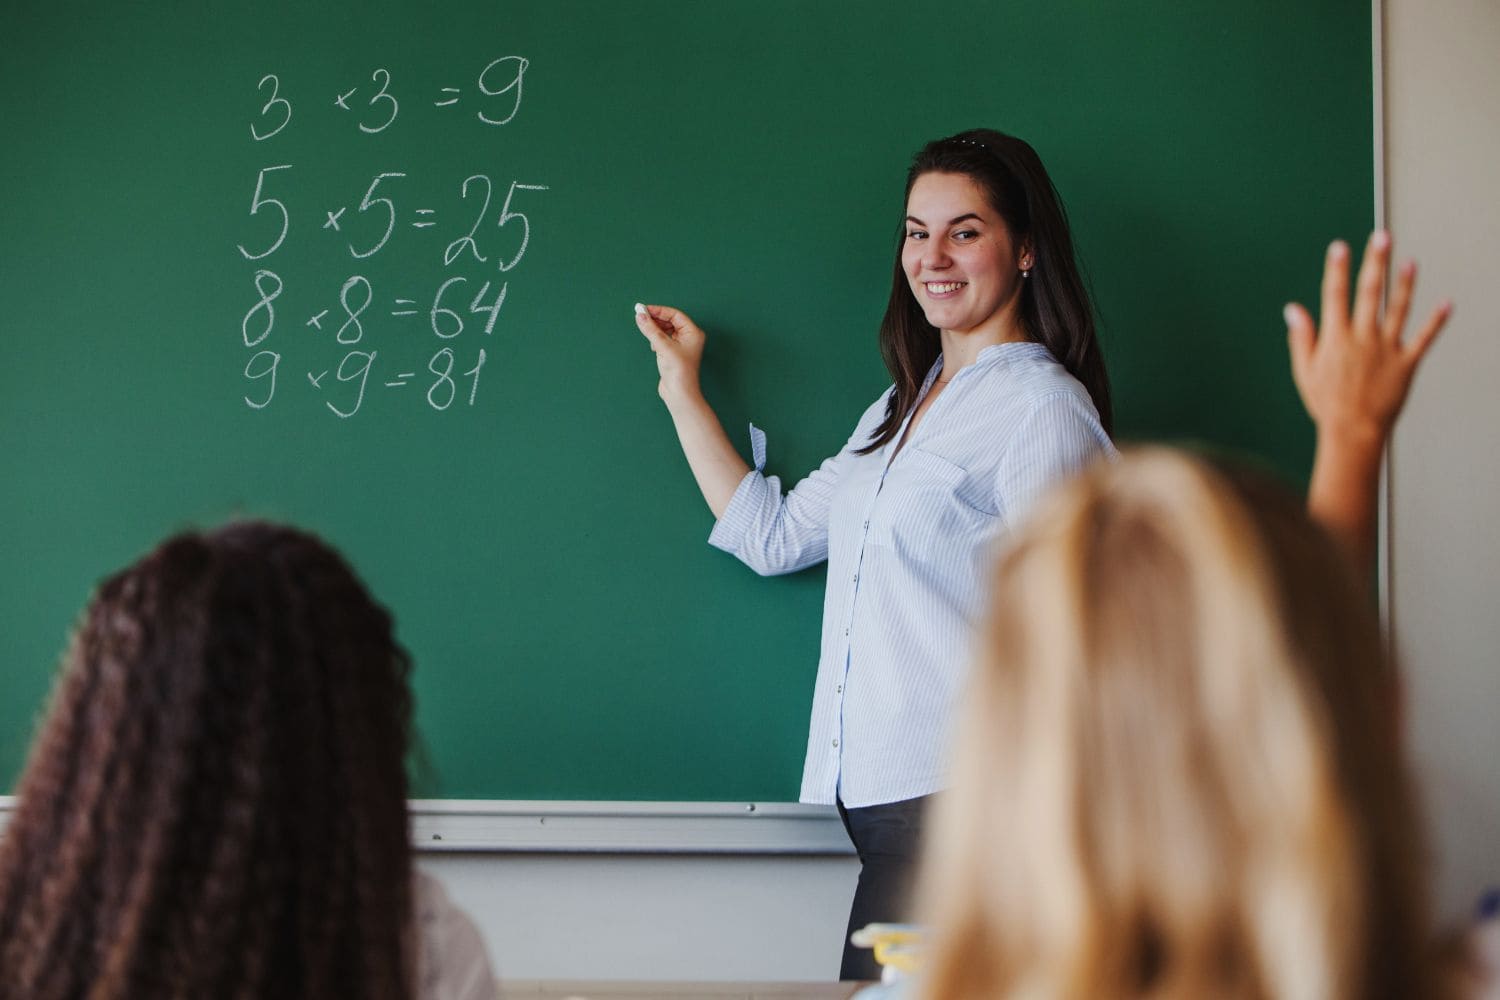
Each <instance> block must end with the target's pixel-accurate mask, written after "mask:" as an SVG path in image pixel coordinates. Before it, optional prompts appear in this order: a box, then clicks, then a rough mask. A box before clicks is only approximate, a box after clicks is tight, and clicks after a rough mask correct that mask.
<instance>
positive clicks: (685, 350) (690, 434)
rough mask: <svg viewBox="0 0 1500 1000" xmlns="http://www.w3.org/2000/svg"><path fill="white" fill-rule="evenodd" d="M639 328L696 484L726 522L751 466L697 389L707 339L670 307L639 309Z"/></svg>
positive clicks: (677, 311)
mask: <svg viewBox="0 0 1500 1000" xmlns="http://www.w3.org/2000/svg"><path fill="white" fill-rule="evenodd" d="M635 325H636V326H637V327H638V328H639V329H640V331H641V335H642V336H644V337H645V338H646V340H647V341H648V342H650V344H651V350H653V351H655V352H656V370H657V372H658V373H659V374H660V375H661V381H660V382H658V383H657V385H656V391H657V392H658V393H660V394H661V398H662V401H663V402H664V403H666V404H667V412H668V413H670V414H671V415H672V424H673V426H674V427H676V428H677V440H678V441H679V442H680V443H681V444H682V453H683V455H684V456H686V457H687V460H688V466H689V467H691V468H692V470H693V478H694V479H696V480H697V481H698V488H699V489H700V490H702V491H703V499H704V500H705V501H706V502H707V503H708V508H709V510H711V511H713V512H714V517H722V516H723V514H724V510H725V509H726V508H727V507H728V506H729V501H730V500H731V499H733V497H734V493H735V490H737V489H738V488H739V485H740V480H742V479H744V478H745V475H746V474H747V473H748V472H749V471H750V466H748V465H746V464H745V460H744V459H743V458H741V457H740V454H739V452H737V451H735V450H734V445H733V444H731V443H730V442H729V437H728V435H726V434H725V433H724V426H723V425H722V424H720V423H719V418H718V415H717V414H715V413H714V411H713V407H711V406H709V405H708V400H706V399H704V398H703V390H702V388H700V387H699V385H698V367H699V365H701V364H702V362H703V342H704V341H705V340H706V339H707V338H706V337H704V336H703V331H702V330H700V329H698V324H697V323H694V322H693V321H692V320H691V319H689V318H688V314H687V313H685V312H682V311H681V310H678V309H673V308H672V307H671V306H643V305H639V304H638V305H637V306H636V307H635Z"/></svg>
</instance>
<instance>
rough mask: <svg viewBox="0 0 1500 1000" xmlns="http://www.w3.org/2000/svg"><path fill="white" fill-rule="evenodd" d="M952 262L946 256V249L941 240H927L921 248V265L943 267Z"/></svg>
mask: <svg viewBox="0 0 1500 1000" xmlns="http://www.w3.org/2000/svg"><path fill="white" fill-rule="evenodd" d="M951 263H952V260H950V259H949V257H948V251H947V249H946V248H945V247H944V246H943V244H942V241H941V240H929V241H928V242H927V245H926V246H924V247H923V248H922V266H923V267H927V268H944V267H947V266H948V265H949V264H951Z"/></svg>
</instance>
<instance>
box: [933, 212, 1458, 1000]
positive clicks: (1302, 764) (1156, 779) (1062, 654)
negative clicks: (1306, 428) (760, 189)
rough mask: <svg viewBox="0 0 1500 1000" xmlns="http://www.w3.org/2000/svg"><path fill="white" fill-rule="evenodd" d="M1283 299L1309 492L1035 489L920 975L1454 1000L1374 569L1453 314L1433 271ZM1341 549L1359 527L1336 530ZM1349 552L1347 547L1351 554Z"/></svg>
mask: <svg viewBox="0 0 1500 1000" xmlns="http://www.w3.org/2000/svg"><path fill="white" fill-rule="evenodd" d="M1389 249H1390V240H1389V236H1388V235H1387V234H1384V233H1377V234H1376V235H1375V236H1374V237H1372V240H1371V243H1370V246H1369V248H1368V249H1367V252H1366V257H1365V264H1364V267H1363V268H1362V270H1361V275H1360V280H1359V283H1358V289H1357V292H1356V297H1355V307H1354V310H1353V312H1352V313H1351V312H1350V311H1349V310H1348V307H1347V302H1348V298H1347V296H1348V250H1347V248H1346V247H1344V246H1343V245H1342V244H1335V245H1334V247H1333V248H1331V249H1330V254H1329V259H1328V263H1327V268H1326V271H1325V281H1324V296H1323V324H1322V329H1321V331H1319V332H1317V333H1314V331H1313V328H1312V321H1311V319H1310V317H1309V316H1308V314H1307V312H1306V310H1303V309H1301V307H1292V308H1289V310H1288V322H1289V327H1290V342H1291V348H1292V356H1293V371H1294V377H1295V379H1296V381H1297V385H1298V388H1299V390H1300V391H1301V393H1302V396H1303V400H1304V402H1305V403H1306V405H1307V407H1308V410H1309V412H1310V413H1311V414H1312V416H1313V418H1314V420H1315V422H1316V423H1317V427H1318V456H1317V459H1316V462H1315V469H1314V474H1313V478H1312V483H1311V488H1310V493H1309V498H1308V509H1309V510H1310V511H1311V512H1312V513H1313V515H1314V516H1315V517H1316V518H1317V519H1318V520H1319V521H1321V522H1322V527H1320V526H1318V525H1315V524H1314V523H1313V521H1312V520H1310V519H1309V518H1308V516H1307V515H1306V514H1305V513H1304V512H1303V510H1302V505H1301V504H1299V503H1297V502H1295V501H1293V500H1292V499H1290V498H1289V497H1288V496H1287V495H1286V494H1285V493H1284V491H1282V490H1280V489H1279V488H1277V487H1275V486H1274V485H1271V484H1270V483H1268V482H1267V481H1265V480H1264V479H1262V478H1259V477H1257V476H1255V475H1252V474H1248V473H1245V472H1238V471H1232V470H1228V469H1226V468H1221V467H1219V466H1217V465H1216V464H1214V463H1213V462H1210V461H1208V460H1206V459H1203V458H1198V457H1193V456H1190V455H1188V454H1186V453H1182V452H1178V451H1173V450H1170V449H1165V448H1146V449H1141V450H1137V451H1133V452H1127V453H1126V454H1125V456H1124V457H1122V458H1121V459H1120V460H1119V461H1117V462H1099V463H1095V464H1094V465H1093V466H1092V467H1091V468H1090V469H1088V470H1086V471H1085V472H1084V473H1083V474H1081V475H1080V476H1078V477H1076V478H1074V479H1073V480H1071V481H1069V482H1068V483H1066V484H1064V485H1063V486H1062V487H1060V488H1059V489H1058V490H1056V491H1055V492H1053V493H1052V494H1050V495H1049V497H1048V498H1047V499H1046V500H1045V501H1043V502H1040V503H1039V504H1038V506H1037V508H1035V509H1036V511H1037V513H1036V514H1035V515H1034V516H1033V517H1032V518H1031V519H1030V520H1029V521H1028V522H1027V523H1026V524H1025V525H1024V526H1022V527H1021V528H1020V529H1019V530H1018V532H1017V533H1016V534H1015V535H1014V536H1013V537H1012V539H1011V541H1010V544H1009V545H1008V547H1007V549H1006V551H1005V552H1004V554H1003V556H1002V557H1001V559H1000V562H999V565H998V567H997V569H996V571H995V573H994V576H993V591H992V593H991V596H990V601H989V605H990V615H989V620H988V624H987V627H986V629H985V631H984V633H983V635H982V637H981V641H980V652H979V654H978V657H977V660H978V663H977V665H976V668H975V671H974V674H973V680H972V684H971V686H970V688H969V689H968V696H967V698H966V700H965V709H964V715H963V718H962V720H961V722H960V728H959V733H958V741H957V744H956V747H955V750H954V752H953V754H952V759H953V762H954V764H953V772H952V781H951V790H950V791H948V792H947V793H946V794H945V795H944V796H943V797H942V798H941V799H940V801H939V802H938V803H937V805H936V807H935V814H934V819H933V824H932V827H931V830H930V839H929V841H928V844H927V852H926V864H925V867H924V870H923V878H922V881H921V903H922V905H921V908H920V911H919V912H920V913H922V914H923V916H924V920H925V922H926V923H927V925H928V927H929V931H930V935H931V937H930V940H931V945H930V948H929V949H928V954H927V961H926V969H925V974H924V976H923V978H922V980H921V982H919V983H918V984H917V986H916V991H917V993H918V994H919V995H921V996H925V997H933V998H943V1000H959V998H980V997H983V998H994V997H1038V998H1064V997H1078V998H1084V997H1088V998H1099V997H1139V998H1145V997H1152V998H1163V1000H1165V998H1178V997H1181V998H1189V997H1192V998H1202V997H1225V998H1229V997H1232V998H1246V1000H1251V998H1253V1000H1301V998H1306V1000H1355V998H1360V1000H1366V998H1376V997H1391V998H1397V997H1401V998H1411V997H1423V998H1431V997H1443V996H1445V995H1448V986H1447V984H1446V983H1445V982H1443V981H1442V978H1441V975H1440V970H1439V968H1438V966H1437V964H1436V961H1435V959H1434V957H1433V956H1434V952H1433V949H1432V946H1431V942H1432V928H1431V926H1430V924H1429V914H1428V903H1427V889H1426V875H1425V871H1424V868H1423V851H1422V840H1421V833H1420V823H1419V819H1418V810H1417V806H1416V803H1415V799H1414V796H1413V793H1412V788H1411V782H1410V779H1409V777H1408V772H1407V768H1406V764H1405V761H1404V759H1403V757H1402V753H1401V747H1400V739H1399V733H1398V728H1399V727H1398V724H1397V712H1396V701H1397V697H1398V695H1397V683H1396V678H1395V674H1394V671H1393V669H1392V666H1391V664H1390V663H1389V661H1388V659H1387V658H1386V655H1385V651H1384V648H1383V642H1382V639H1381V634H1380V629H1379V624H1378V622H1377V620H1376V617H1375V615H1374V612H1373V609H1372V607H1371V601H1370V599H1369V595H1368V588H1367V586H1366V584H1365V582H1364V580H1363V579H1362V577H1361V573H1360V572H1359V571H1357V570H1356V567H1360V568H1361V569H1363V568H1364V566H1365V565H1366V563H1365V559H1366V558H1367V556H1368V553H1369V551H1370V538H1369V536H1370V534H1371V533H1372V530H1371V529H1372V525H1373V513H1374V507H1375V485H1376V482H1377V479H1378V474H1379V464H1380V456H1381V452H1382V451H1383V448H1384V444H1385V442H1386V440H1387V438H1388V436H1389V433H1390V430H1391V427H1392V425H1393V423H1394V421H1395V418H1396V414H1397V413H1398V412H1399V410H1400V407H1401V404H1402V402H1403V400H1404V398H1405V395H1406V391H1407V389H1408V387H1409V385H1410V381H1411V378H1412V375H1413V373H1414V371H1415V369H1416V366H1417V363H1418V362H1419V361H1420V358H1421V356H1422V354H1423V353H1424V352H1425V350H1426V349H1427V347H1428V345H1429V344H1430V343H1431V342H1432V340H1433V338H1434V337H1435V336H1436V334H1437V331H1438V329H1439V328H1440V327H1441V326H1442V324H1443V322H1444V320H1445V319H1446V316H1447V311H1448V310H1447V307H1446V305H1445V306H1443V307H1440V308H1439V310H1438V311H1437V312H1435V313H1434V314H1433V316H1432V318H1431V319H1430V320H1429V321H1428V323H1427V324H1426V326H1425V327H1424V329H1423V330H1422V331H1421V332H1420V333H1419V334H1418V335H1417V336H1416V337H1414V338H1411V339H1410V340H1409V341H1407V340H1403V338H1402V327H1403V326H1404V323H1405V319H1406V312H1407V309H1408V306H1409V304H1410V299H1411V292H1412V284H1413V281H1414V269H1413V268H1412V266H1411V265H1410V264H1408V265H1406V266H1404V267H1403V268H1401V269H1400V271H1399V272H1398V279H1397V281H1396V283H1395V286H1394V289H1393V293H1392V299H1391V303H1390V305H1389V307H1388V308H1387V309H1384V310H1382V308H1381V298H1382V294H1383V291H1384V275H1385V269H1386V264H1387V257H1388V254H1389ZM1340 543H1341V544H1340ZM1350 555H1353V556H1354V558H1350Z"/></svg>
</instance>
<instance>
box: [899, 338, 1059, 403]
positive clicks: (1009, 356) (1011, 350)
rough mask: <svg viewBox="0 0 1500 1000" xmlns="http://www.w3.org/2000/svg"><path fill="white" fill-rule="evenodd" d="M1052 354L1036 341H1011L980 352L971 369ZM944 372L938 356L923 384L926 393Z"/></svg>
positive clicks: (940, 356)
mask: <svg viewBox="0 0 1500 1000" xmlns="http://www.w3.org/2000/svg"><path fill="white" fill-rule="evenodd" d="M1050 357H1052V352H1051V351H1049V350H1047V347H1046V345H1045V344H1039V343H1037V342H1036V341H1034V340H1010V341H1006V342H1005V343H1003V344H991V345H990V346H988V347H986V348H983V349H982V350H980V352H979V354H978V355H977V356H975V358H974V363H973V364H972V365H969V366H967V367H970V368H990V367H993V366H994V365H997V364H1001V363H1003V362H1009V361H1020V360H1022V359H1025V358H1050ZM942 370H943V355H942V354H941V353H940V354H938V356H937V361H935V362H933V365H932V369H931V370H930V371H929V372H928V373H927V380H926V381H925V382H923V383H922V390H923V391H924V392H925V391H926V390H927V389H928V388H929V387H930V386H931V385H932V383H933V380H934V379H936V378H937V376H938V372H941V371H942Z"/></svg>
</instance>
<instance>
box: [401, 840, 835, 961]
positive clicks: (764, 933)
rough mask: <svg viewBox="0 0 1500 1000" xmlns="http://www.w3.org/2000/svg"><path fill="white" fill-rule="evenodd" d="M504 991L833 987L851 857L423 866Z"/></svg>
mask: <svg viewBox="0 0 1500 1000" xmlns="http://www.w3.org/2000/svg"><path fill="white" fill-rule="evenodd" d="M418 863H419V864H420V865H421V867H422V868H423V869H424V870H426V871H428V872H430V873H431V874H433V875H436V876H437V877H438V878H440V879H442V880H443V882H444V884H445V885H446V886H447V887H448V891H449V895H450V896H452V897H453V898H454V900H455V901H456V902H457V903H458V904H459V905H460V906H462V907H463V908H464V909H466V910H468V912H469V913H470V914H472V915H473V917H474V918H475V920H476V921H477V922H478V923H479V925H480V928H481V930H482V931H483V932H484V935H485V938H486V940H487V941H488V943H489V947H490V956H491V958H493V959H494V961H495V967H496V969H497V971H498V972H499V974H500V976H501V978H503V979H512V980H516V979H686V980H755V979H777V980H823V981H827V980H834V979H837V978H838V972H839V953H840V949H841V948H842V947H843V934H844V924H845V922H846V921H847V920H848V918H849V900H850V899H851V898H852V896H853V894H854V880H855V877H856V875H857V874H858V868H857V865H856V862H855V860H854V858H853V857H852V856H844V857H827V856H824V857H796V856H788V855H780V856H777V855H759V856H741V857H733V856H703V855H675V856H674V855H608V854H571V855H569V854H508V855H493V854H490V855H481V854H427V855H423V856H421V857H419V859H418Z"/></svg>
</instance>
